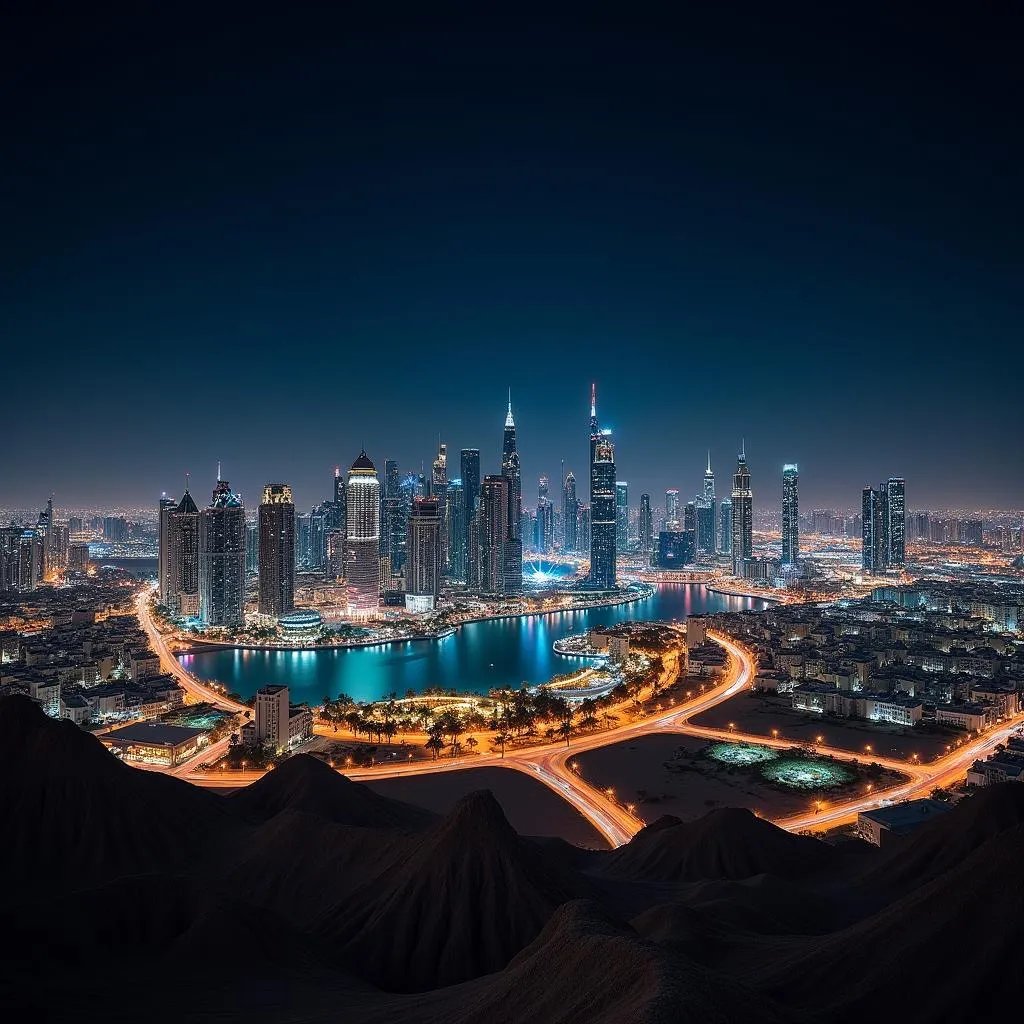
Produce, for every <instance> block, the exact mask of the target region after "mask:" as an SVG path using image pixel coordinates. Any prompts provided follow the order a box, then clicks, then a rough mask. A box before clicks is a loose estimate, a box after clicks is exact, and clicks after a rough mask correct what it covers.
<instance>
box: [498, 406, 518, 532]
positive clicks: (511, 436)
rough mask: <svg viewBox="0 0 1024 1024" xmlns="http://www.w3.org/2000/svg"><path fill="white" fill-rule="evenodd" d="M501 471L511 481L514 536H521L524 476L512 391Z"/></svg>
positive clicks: (511, 522)
mask: <svg viewBox="0 0 1024 1024" xmlns="http://www.w3.org/2000/svg"><path fill="white" fill-rule="evenodd" d="M501 473H502V476H504V477H506V478H507V479H508V482H509V490H508V521H509V529H510V531H511V532H512V534H513V536H516V537H518V536H519V520H520V516H521V515H522V512H523V490H522V477H521V474H520V470H519V450H518V449H517V447H516V421H515V420H514V419H513V418H512V392H511V391H509V395H508V413H507V414H506V415H505V432H504V437H503V439H502V446H501Z"/></svg>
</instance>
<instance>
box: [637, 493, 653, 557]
mask: <svg viewBox="0 0 1024 1024" xmlns="http://www.w3.org/2000/svg"><path fill="white" fill-rule="evenodd" d="M639 534H640V550H641V551H643V552H644V554H650V552H651V548H652V547H653V545H654V519H653V518H652V516H651V496H650V495H649V494H641V495H640V523H639Z"/></svg>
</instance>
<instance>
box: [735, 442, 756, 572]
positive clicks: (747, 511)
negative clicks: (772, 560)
mask: <svg viewBox="0 0 1024 1024" xmlns="http://www.w3.org/2000/svg"><path fill="white" fill-rule="evenodd" d="M753 557H754V496H753V492H752V491H751V490H750V470H749V469H748V468H747V446H746V444H744V445H743V446H742V447H741V449H740V454H739V457H738V458H737V460H736V472H735V473H734V474H733V477H732V571H733V575H735V576H742V575H743V562H744V561H745V560H746V559H748V558H753Z"/></svg>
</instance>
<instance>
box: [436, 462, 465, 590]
mask: <svg viewBox="0 0 1024 1024" xmlns="http://www.w3.org/2000/svg"><path fill="white" fill-rule="evenodd" d="M442 528H443V529H446V531H447V533H448V572H449V574H450V575H451V577H452V579H456V580H461V581H463V582H465V579H466V541H467V540H468V538H469V527H468V525H467V523H466V489H465V487H463V486H462V481H461V480H450V481H449V482H448V522H447V524H442Z"/></svg>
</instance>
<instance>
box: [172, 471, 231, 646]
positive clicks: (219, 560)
mask: <svg viewBox="0 0 1024 1024" xmlns="http://www.w3.org/2000/svg"><path fill="white" fill-rule="evenodd" d="M182 500H184V499H182ZM190 500H191V499H190ZM245 546H246V525H245V509H244V507H243V506H242V499H241V497H240V496H239V495H237V494H235V493H234V492H233V491H232V490H231V485H230V484H229V483H228V482H227V480H221V479H218V480H217V486H216V487H215V488H214V490H213V497H212V499H211V500H210V504H209V505H208V506H207V507H206V508H204V509H203V511H202V513H201V515H200V517H199V617H200V619H201V620H202V622H203V625H204V626H226V627H229V628H231V627H235V626H241V625H242V624H243V623H244V622H245Z"/></svg>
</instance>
